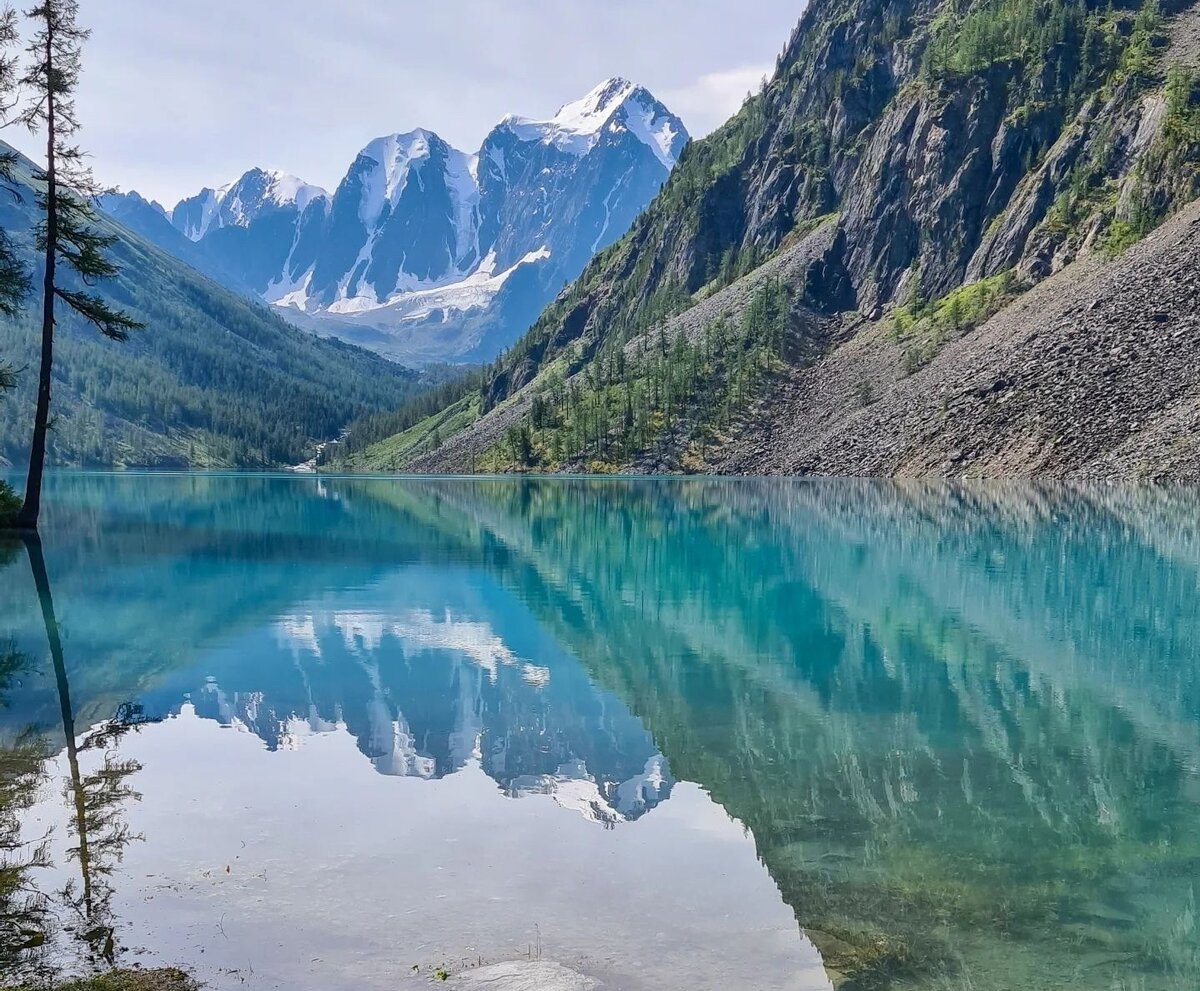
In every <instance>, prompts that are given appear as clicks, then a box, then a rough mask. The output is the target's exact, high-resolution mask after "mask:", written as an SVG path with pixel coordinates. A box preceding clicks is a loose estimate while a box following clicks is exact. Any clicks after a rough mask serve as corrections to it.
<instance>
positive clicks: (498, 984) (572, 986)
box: [446, 960, 602, 991]
mask: <svg viewBox="0 0 1200 991" xmlns="http://www.w3.org/2000/svg"><path fill="white" fill-rule="evenodd" d="M601 986H602V985H601V984H600V982H599V981H597V980H596V979H595V978H592V977H587V976H586V975H584V974H581V973H579V972H578V971H575V970H571V969H570V968H569V967H564V966H563V965H562V964H558V963H553V962H551V961H548V960H530V961H525V960H509V961H507V962H505V963H498V964H492V965H491V966H488V967H480V968H479V969H478V970H466V971H462V972H461V973H458V974H454V975H453V976H452V977H451V978H450V979H449V980H448V981H447V982H446V987H448V988H453V989H454V991H476V989H479V991H482V989H484V988H486V989H488V991H597V989H599V988H601Z"/></svg>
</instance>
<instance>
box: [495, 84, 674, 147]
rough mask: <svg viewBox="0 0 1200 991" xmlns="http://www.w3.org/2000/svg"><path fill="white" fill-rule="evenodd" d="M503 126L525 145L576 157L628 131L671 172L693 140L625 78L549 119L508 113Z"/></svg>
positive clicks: (564, 107) (599, 89) (578, 101)
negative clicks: (614, 133) (552, 148)
mask: <svg viewBox="0 0 1200 991" xmlns="http://www.w3.org/2000/svg"><path fill="white" fill-rule="evenodd" d="M500 127H501V128H503V129H506V130H508V131H511V132H512V133H513V134H515V135H516V136H517V137H518V138H519V139H520V140H522V141H539V142H541V143H543V144H552V145H554V146H555V147H557V148H558V149H559V150H561V151H565V152H568V153H570V154H573V155H586V154H587V153H588V152H590V151H591V150H592V149H593V148H594V147H595V146H596V144H597V142H598V141H599V140H600V137H601V135H603V134H604V133H606V132H609V131H615V130H621V129H624V130H627V131H629V132H630V133H631V134H633V135H634V137H636V138H637V139H638V140H639V141H641V142H642V143H643V144H644V145H646V147H648V148H649V149H650V150H651V151H652V152H654V155H655V157H656V158H658V160H659V161H660V162H661V163H662V164H663V166H664V167H665V168H666V169H668V170H670V169H672V168H674V167H675V162H676V161H677V160H678V158H679V153H680V152H681V151H682V150H683V146H684V145H685V144H686V143H687V140H688V134H687V129H686V128H685V127H684V126H683V122H682V121H681V120H680V119H679V118H678V117H676V116H675V115H674V114H672V113H671V112H670V111H669V110H667V108H666V107H664V106H663V105H662V104H661V103H659V101H658V100H656V99H655V98H654V96H653V95H652V94H651V93H650V92H649V90H647V89H645V88H644V87H642V86H638V85H637V84H635V83H631V82H630V81H629V80H627V79H622V78H620V77H614V78H612V79H607V80H605V81H604V82H602V83H601V84H600V85H599V86H597V87H596V88H595V89H593V90H592V91H591V92H590V93H588V94H587V95H586V96H585V97H583V98H582V99H580V100H576V101H575V102H574V103H568V104H566V105H565V106H563V107H561V108H560V109H559V111H558V113H557V114H555V115H554V117H552V118H551V119H550V120H533V119H531V118H528V117H518V116H516V115H514V114H509V115H508V116H507V117H505V118H504V120H502V121H501V122H500Z"/></svg>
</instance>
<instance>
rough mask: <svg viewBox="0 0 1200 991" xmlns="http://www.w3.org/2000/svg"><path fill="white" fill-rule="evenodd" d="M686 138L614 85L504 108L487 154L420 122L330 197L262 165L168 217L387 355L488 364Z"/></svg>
mask: <svg viewBox="0 0 1200 991" xmlns="http://www.w3.org/2000/svg"><path fill="white" fill-rule="evenodd" d="M687 140H688V137H687V132H686V130H685V129H684V126H683V123H682V121H680V120H679V118H678V117H676V116H675V115H673V114H672V113H671V112H670V111H669V110H667V109H666V107H664V106H663V105H662V104H661V103H659V101H658V100H656V99H655V98H654V97H653V96H652V95H651V94H650V93H649V92H648V91H647V90H646V89H644V88H643V87H641V86H638V85H637V84H635V83H632V82H630V81H629V80H627V79H620V78H613V79H608V80H605V81H604V82H603V83H601V84H600V85H599V86H597V87H595V88H594V89H593V90H592V91H591V92H590V93H588V94H586V95H585V96H584V97H583V98H582V99H579V100H575V101H574V102H571V103H567V104H566V105H565V106H563V107H561V108H560V109H559V110H558V112H557V113H555V115H554V116H553V117H552V118H550V119H549V120H534V119H532V118H525V117H515V116H510V117H506V118H505V119H504V121H503V122H501V123H500V124H499V125H498V126H497V127H495V128H494V129H493V130H492V131H491V133H490V134H488V136H487V138H486V139H485V141H484V142H483V145H482V148H481V149H480V150H479V152H478V153H476V154H469V153H467V152H464V151H460V150H458V149H456V148H454V147H452V146H451V145H450V144H449V143H447V142H446V141H445V140H443V139H442V138H441V137H440V136H439V135H437V134H436V133H434V132H433V131H430V130H426V129H424V128H418V129H416V130H412V131H408V132H405V133H396V134H385V135H383V136H381V137H378V138H375V139H374V140H373V141H371V142H369V143H368V144H366V146H365V147H363V148H362V149H361V150H360V151H359V152H358V153H357V155H355V156H354V157H353V159H352V160H351V162H350V165H349V168H348V170H347V171H346V173H345V174H344V176H343V178H342V179H341V181H340V182H339V183H338V185H337V188H336V190H335V191H333V192H332V193H328V194H327V193H326V192H325V190H323V189H321V188H320V187H317V186H313V185H310V184H309V183H306V182H304V181H303V180H301V179H299V178H297V177H296V176H294V175H291V174H289V173H286V172H280V171H275V170H267V169H260V168H255V169H251V170H250V171H248V172H246V173H244V174H243V175H241V176H239V177H238V178H236V179H235V180H233V181H232V182H229V183H226V184H225V185H223V186H219V187H218V188H215V189H211V188H205V189H203V190H201V191H200V192H199V193H198V194H196V195H195V196H193V197H190V198H189V199H186V200H184V201H182V202H181V203H179V205H178V206H176V207H175V210H174V211H173V213H172V215H171V223H172V225H173V226H174V227H175V229H176V230H178V231H179V232H181V233H182V234H183V235H185V236H186V237H188V238H190V239H191V240H192V241H194V242H198V244H199V247H200V249H201V254H200V255H199V257H201V258H203V259H204V260H205V264H207V265H209V266H210V267H212V268H214V269H216V270H219V271H220V272H221V273H223V274H224V273H230V274H231V275H232V277H233V278H235V279H236V280H237V281H238V282H239V283H240V284H243V285H245V286H248V287H250V288H251V289H253V290H254V291H255V292H256V293H258V294H259V295H260V297H261V298H262V299H264V300H266V301H267V302H269V303H272V304H274V305H277V306H279V307H282V308H287V309H290V310H295V311H299V312H301V313H303V314H305V315H306V316H307V317H311V318H313V319H320V318H325V317H328V318H330V325H331V326H334V322H336V328H337V329H336V330H334V332H335V333H343V332H344V333H348V334H351V335H356V334H358V333H359V332H360V331H359V328H362V333H363V336H364V339H369V340H370V341H371V344H370V345H369V346H372V347H377V348H378V349H379V350H381V351H383V352H384V353H387V354H389V355H390V356H405V357H406V358H407V357H408V356H410V355H411V356H413V359H416V360H429V359H432V360H445V359H446V358H454V357H467V356H469V360H476V359H482V360H489V359H490V358H492V357H494V356H495V354H496V353H498V351H499V350H500V349H502V348H503V347H506V346H507V345H509V344H511V343H512V342H513V341H515V340H516V339H517V338H518V337H519V335H520V334H521V332H523V331H524V330H525V329H527V328H528V327H529V326H530V324H531V323H533V321H534V320H535V319H536V318H537V315H538V313H539V312H540V311H541V309H542V308H543V307H544V306H545V305H546V303H548V302H549V301H550V300H551V299H553V298H554V296H555V295H556V294H557V293H558V292H559V290H560V289H561V288H562V286H563V285H564V284H565V283H567V282H570V281H571V280H572V279H574V278H576V277H577V276H578V275H579V273H580V272H581V271H582V270H583V268H584V266H585V265H586V264H587V262H588V260H589V259H590V258H591V257H592V256H593V255H594V254H595V253H596V252H597V251H599V250H601V249H603V248H604V247H606V246H607V245H609V244H611V243H612V242H613V241H615V240H616V239H617V238H619V237H620V236H621V235H622V234H624V232H625V231H627V230H628V229H629V227H630V225H631V224H632V223H633V221H634V220H635V218H636V217H637V216H638V214H639V213H640V212H641V211H642V210H643V209H644V208H645V207H646V205H647V204H648V203H649V202H650V201H651V200H652V199H653V198H654V196H655V195H656V194H657V193H658V191H659V189H660V188H661V187H662V184H663V182H664V181H665V180H666V178H667V176H668V175H669V173H670V171H671V169H672V168H673V167H674V165H675V163H676V161H677V160H678V157H679V155H680V153H681V152H682V150H683V146H684V144H685V143H686V142H687ZM143 212H144V211H143ZM347 328H349V329H347ZM417 356H419V358H418V357H417Z"/></svg>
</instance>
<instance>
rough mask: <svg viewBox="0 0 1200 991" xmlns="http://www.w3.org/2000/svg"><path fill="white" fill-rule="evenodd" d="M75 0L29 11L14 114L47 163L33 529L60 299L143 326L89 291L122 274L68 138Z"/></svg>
mask: <svg viewBox="0 0 1200 991" xmlns="http://www.w3.org/2000/svg"><path fill="white" fill-rule="evenodd" d="M78 15H79V4H78V2H77V0H44V2H43V3H40V4H38V6H36V7H34V8H33V9H32V10H29V11H27V12H26V16H27V17H28V18H29V19H30V20H32V21H33V22H34V24H35V25H37V30H36V31H35V33H34V36H33V40H32V41H31V42H30V44H29V47H28V48H27V49H26V51H27V53H28V55H29V56H30V60H31V61H30V64H29V66H28V68H27V71H26V73H25V75H24V77H23V78H22V80H21V84H22V86H23V87H24V88H26V89H27V90H28V91H30V92H31V93H32V94H33V97H32V100H31V102H30V103H29V105H28V106H26V107H25V108H24V109H22V110H21V112H20V114H19V115H18V117H17V119H18V120H19V121H20V122H21V123H23V124H25V125H26V126H27V127H28V128H29V129H30V130H31V131H38V130H41V129H44V130H45V133H46V165H45V167H44V168H38V169H37V170H36V171H35V173H34V180H35V181H36V182H38V183H39V184H40V185H41V186H42V189H41V190H40V191H39V192H38V194H37V205H38V208H39V210H41V212H42V213H43V218H42V220H41V222H40V223H39V224H38V226H37V230H36V243H37V248H38V251H39V252H41V253H42V254H43V255H44V261H45V271H44V273H43V277H42V355H41V363H40V368H39V374H38V392H37V411H36V413H35V416H34V425H33V442H32V444H31V445H30V451H29V477H28V481H27V483H26V489H25V502H24V505H22V507H21V511H20V513H18V514H17V520H16V526H17V528H18V529H22V530H36V529H37V523H38V516H39V515H40V513H41V499H42V473H43V469H44V467H45V461H46V433H47V430H48V428H49V424H50V384H51V378H52V375H53V371H54V308H55V301H56V300H58V301H61V302H63V303H65V304H66V305H67V306H68V307H69V308H70V309H71V310H73V311H74V312H75V313H77V314H79V316H81V317H83V318H84V319H85V320H87V321H88V322H89V323H91V324H93V325H95V327H96V328H97V329H98V330H99V331H100V333H101V334H103V335H104V336H105V337H107V338H109V339H111V340H114V341H124V340H125V339H126V338H127V336H128V334H129V331H131V330H134V329H136V328H138V327H140V326H141V324H139V323H138V322H137V321H135V320H133V319H132V318H131V317H129V316H128V315H127V314H125V313H123V312H122V311H120V310H117V309H114V308H113V307H111V306H109V305H108V303H106V302H105V301H104V299H103V298H102V297H101V296H99V295H98V294H97V293H95V292H93V291H92V290H91V287H92V286H94V285H95V283H96V282H97V281H98V280H100V279H109V278H112V277H113V276H115V275H117V273H118V271H119V270H118V268H117V266H116V265H115V264H113V263H112V262H111V261H109V259H108V258H107V257H106V256H105V252H106V251H107V249H108V248H110V247H112V245H113V243H114V241H115V238H113V237H110V236H109V235H106V234H103V233H101V232H100V231H99V230H97V228H96V214H95V211H94V210H93V208H92V201H93V200H94V199H95V197H96V196H97V195H98V193H99V192H100V190H99V187H98V186H97V185H96V182H95V179H94V178H93V177H92V173H91V169H90V168H88V166H87V165H86V163H85V161H84V153H83V151H82V150H81V149H80V148H79V147H78V146H77V145H75V144H73V143H72V141H71V139H72V138H73V137H74V136H75V133H76V132H77V131H78V130H79V120H78V118H77V117H76V114H75V88H76V86H77V85H78V83H79V74H80V71H81V67H82V48H83V43H84V42H85V41H86V40H87V37H88V34H89V32H88V31H86V30H84V29H82V28H80V27H79V26H78V24H77V23H76V21H77V18H78ZM60 263H61V264H62V266H63V268H64V269H66V270H67V271H68V272H71V273H74V275H75V276H76V277H77V278H78V281H79V282H80V283H81V284H82V286H83V288H82V289H70V288H67V286H66V285H64V284H63V283H62V280H61V279H60V278H59V264H60Z"/></svg>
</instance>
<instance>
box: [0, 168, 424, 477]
mask: <svg viewBox="0 0 1200 991" xmlns="http://www.w3.org/2000/svg"><path fill="white" fill-rule="evenodd" d="M3 147H5V148H7V146H3ZM31 168H32V166H31V165H30V164H29V163H28V162H24V163H23V165H22V167H21V168H20V169H19V172H20V175H19V176H18V178H19V180H20V182H19V189H18V190H17V191H18V193H19V194H20V195H19V196H16V197H10V196H6V197H4V198H3V200H2V201H0V227H2V228H3V229H4V230H5V231H6V232H7V233H8V234H9V235H10V236H11V237H12V238H13V240H14V242H15V243H16V244H17V245H18V247H19V248H20V249H21V250H22V251H24V252H25V258H26V261H27V264H28V266H29V268H30V269H31V270H34V271H36V268H37V264H38V259H37V256H36V253H35V252H34V250H33V238H34V233H33V225H34V223H35V221H36V216H35V212H34V192H33V180H32V178H31V176H30V170H31ZM125 206H126V207H127V208H129V209H131V210H132V209H138V210H139V212H140V213H141V214H142V219H143V221H146V220H148V219H151V218H153V217H154V216H155V215H158V216H159V218H160V219H162V217H161V215H160V214H157V211H155V210H154V208H153V206H152V205H150V204H147V203H145V201H142V202H141V204H140V205H139V204H137V203H134V202H132V201H128V200H127V201H126V204H125ZM164 223H165V221H164ZM100 226H101V227H102V229H103V230H104V231H105V233H108V234H111V235H112V236H113V237H115V238H116V239H117V241H116V243H115V244H114V246H113V248H112V252H111V253H112V256H113V259H114V260H115V261H117V262H118V263H119V264H120V266H121V274H120V277H119V278H117V279H114V280H111V281H109V282H107V283H105V284H104V285H103V286H102V287H101V288H102V290H103V291H104V292H105V293H106V294H107V295H108V296H109V297H110V298H112V299H113V300H114V301H115V302H116V303H118V304H119V305H120V306H121V307H122V308H124V309H126V310H128V311H129V312H130V313H131V314H132V315H133V316H134V317H135V318H137V319H138V320H140V321H142V322H144V323H145V324H146V329H144V330H141V331H137V332H135V333H134V334H132V335H131V338H130V340H129V341H128V342H127V343H125V344H117V343H114V342H111V341H106V340H104V339H103V338H101V337H100V335H98V334H97V333H96V332H95V331H94V330H93V329H92V328H91V327H90V326H88V325H85V324H83V323H82V322H81V321H80V320H78V319H77V318H76V317H75V316H74V315H72V314H70V313H64V312H61V311H60V313H59V322H58V332H57V336H56V341H55V380H54V384H53V391H54V398H53V415H54V429H53V430H52V432H51V435H50V452H49V453H50V459H51V461H52V463H54V464H56V465H71V466H81V465H93V466H106V467H108V466H151V467H177V468H182V467H232V466H238V467H243V466H244V467H272V466H279V465H290V464H296V463H298V462H301V461H305V460H307V459H308V458H310V457H311V456H312V452H313V448H314V445H315V444H317V443H319V442H322V441H328V440H331V439H333V438H335V437H337V436H338V434H339V433H340V431H341V430H342V429H343V427H344V426H345V425H346V424H347V423H348V422H349V421H350V420H353V419H354V418H356V417H360V416H363V415H365V414H367V413H370V412H371V411H373V410H380V409H386V408H388V407H392V406H395V405H396V404H398V403H400V402H402V401H403V400H404V399H405V398H406V397H407V396H410V395H412V394H413V393H415V392H417V391H418V390H420V389H422V388H424V384H423V382H422V380H421V378H420V377H419V376H418V375H417V374H416V373H414V372H412V371H410V370H408V369H406V368H403V367H401V366H399V365H396V364H394V363H393V362H390V361H386V360H384V359H382V358H380V357H378V356H376V355H374V354H370V353H369V352H365V351H361V350H359V349H357V348H354V347H351V346H349V345H346V344H342V343H341V342H340V341H323V340H319V339H317V338H314V337H313V336H312V335H310V334H306V333H304V332H303V331H301V330H298V329H297V328H295V327H293V326H291V325H290V324H288V323H287V322H286V321H284V320H282V319H281V318H280V317H278V316H277V315H275V314H273V313H271V312H270V311H269V310H268V308H267V307H266V306H264V305H261V304H254V303H251V302H249V301H248V300H246V299H245V298H244V297H242V296H240V295H238V294H236V293H233V292H230V291H228V290H226V289H223V288H222V287H221V286H219V285H217V284H216V283H214V282H212V281H210V280H209V279H207V278H205V277H204V276H202V275H200V274H198V273H197V272H195V271H194V270H193V269H191V268H189V267H188V266H187V265H185V264H183V263H181V262H180V261H179V260H178V259H177V258H176V257H173V255H172V254H170V253H168V252H165V251H162V250H160V249H159V248H157V247H155V246H154V245H153V244H151V243H150V242H149V241H148V240H146V239H144V238H142V237H140V236H138V235H137V234H135V233H133V232H132V231H131V230H130V229H129V228H127V227H125V226H124V225H122V224H120V223H118V222H117V221H115V220H110V219H108V218H102V219H101V221H100ZM160 233H161V234H162V235H163V236H164V237H166V236H167V235H168V233H170V234H174V233H175V232H174V230H173V228H171V227H170V226H169V225H166V227H165V230H160ZM176 237H179V235H177V234H176ZM179 239H180V240H185V239H183V238H182V237H179ZM185 243H187V244H190V242H186V241H185ZM38 312H39V311H38V309H37V307H36V306H33V305H31V306H28V307H27V308H26V311H25V312H24V313H23V314H22V315H21V316H20V317H19V318H17V319H15V320H13V319H4V320H0V354H3V355H4V358H5V360H6V361H7V362H9V363H11V364H12V365H13V366H14V367H16V368H17V369H19V370H21V371H20V374H19V376H18V380H17V388H16V389H14V390H12V391H11V392H7V393H5V394H3V395H0V467H3V466H5V465H6V464H9V463H11V464H15V465H23V462H24V461H25V458H26V457H27V451H28V443H29V435H30V431H31V429H32V424H33V392H34V390H35V389H36V387H37V376H36V368H37V355H38V346H39V344H38V342H39V340H40V336H39V335H40V322H39V318H38Z"/></svg>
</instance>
